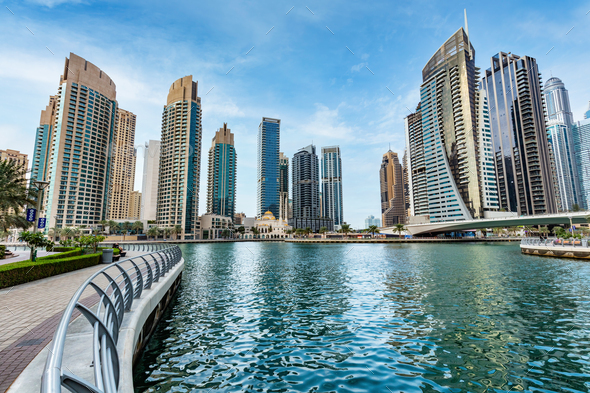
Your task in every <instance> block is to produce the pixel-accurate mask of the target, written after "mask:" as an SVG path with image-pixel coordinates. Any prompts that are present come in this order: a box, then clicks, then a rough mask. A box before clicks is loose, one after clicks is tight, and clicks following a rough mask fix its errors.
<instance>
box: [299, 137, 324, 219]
mask: <svg viewBox="0 0 590 393" xmlns="http://www.w3.org/2000/svg"><path fill="white" fill-rule="evenodd" d="M319 192H320V188H319V162H318V156H317V154H316V148H315V146H314V145H309V146H306V147H304V148H302V149H299V151H298V152H297V153H295V155H294V156H293V217H294V218H317V217H319V214H320V204H319Z"/></svg>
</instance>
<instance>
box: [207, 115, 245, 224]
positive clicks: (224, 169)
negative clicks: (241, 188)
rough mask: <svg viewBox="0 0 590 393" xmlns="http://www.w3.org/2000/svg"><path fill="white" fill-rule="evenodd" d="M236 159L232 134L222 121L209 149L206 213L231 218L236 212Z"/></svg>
mask: <svg viewBox="0 0 590 393" xmlns="http://www.w3.org/2000/svg"><path fill="white" fill-rule="evenodd" d="M237 159H238V157H237V154H236V149H235V147H234V134H232V132H231V130H230V129H229V128H227V123H223V128H220V129H219V130H218V131H217V132H216V133H215V137H213V141H212V144H211V148H210V149H209V177H208V179H207V214H214V215H218V216H224V217H231V218H232V219H233V217H234V215H235V212H236V170H237Z"/></svg>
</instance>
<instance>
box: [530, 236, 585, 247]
mask: <svg viewBox="0 0 590 393" xmlns="http://www.w3.org/2000/svg"><path fill="white" fill-rule="evenodd" d="M520 244H522V245H523V246H539V247H584V248H588V247H590V242H588V239H581V240H580V239H557V238H549V239H539V238H534V237H526V238H524V239H522V241H521V242H520Z"/></svg>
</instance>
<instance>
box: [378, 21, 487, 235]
mask: <svg viewBox="0 0 590 393" xmlns="http://www.w3.org/2000/svg"><path fill="white" fill-rule="evenodd" d="M478 79H479V68H477V67H476V66H475V50H474V48H473V46H472V45H471V44H470V42H469V36H468V34H467V33H466V31H465V30H463V28H461V29H459V30H458V31H457V32H455V34H453V35H452V36H451V37H450V38H449V39H448V40H447V41H446V42H445V43H444V44H443V45H442V46H441V47H440V48H439V49H438V51H437V52H436V53H435V54H434V55H433V56H432V58H431V59H430V60H429V61H428V63H427V64H426V66H425V67H424V68H423V70H422V80H423V83H422V85H421V87H420V105H419V106H418V108H417V111H416V113H413V114H411V115H410V116H408V117H407V118H406V142H407V145H408V154H409V157H408V159H409V167H408V189H409V199H410V203H411V207H410V210H411V213H412V215H415V216H424V215H428V216H429V219H430V221H431V222H439V221H454V220H466V219H474V218H483V217H485V216H486V215H487V214H489V212H491V211H497V210H498V209H499V206H498V201H497V199H498V197H497V187H496V184H495V183H496V181H495V172H494V168H493V157H492V156H491V155H490V154H489V151H490V150H491V140H490V136H491V135H490V128H489V123H488V121H487V117H488V105H487V96H486V94H485V92H484V91H481V90H480V89H478V82H477V81H478ZM384 225H387V224H386V223H385V222H384Z"/></svg>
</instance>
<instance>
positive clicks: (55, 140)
mask: <svg viewBox="0 0 590 393" xmlns="http://www.w3.org/2000/svg"><path fill="white" fill-rule="evenodd" d="M55 100H56V101H55V108H56V110H55V116H54V120H52V121H54V123H53V124H52V126H51V130H50V134H51V135H50V137H49V136H48V138H47V142H48V148H47V151H46V153H45V154H47V155H46V160H47V164H46V171H45V179H44V180H45V181H48V182H49V186H48V187H47V188H46V192H45V193H44V203H43V205H44V209H42V210H44V211H45V217H47V218H48V221H49V222H48V225H46V227H47V228H52V227H57V228H62V227H71V226H80V225H87V226H97V225H98V222H99V221H101V220H103V219H106V213H107V202H108V189H109V187H111V185H112V177H111V173H112V168H111V160H110V156H111V154H110V151H109V149H110V146H111V144H112V142H113V139H114V133H115V121H116V116H117V101H116V87H115V83H114V82H113V81H112V80H111V78H109V77H108V75H107V74H105V73H104V72H103V71H102V70H101V69H99V68H98V67H97V66H95V65H94V64H92V63H90V62H88V61H86V60H85V59H83V58H81V57H80V56H77V55H75V54H73V53H70V57H69V59H68V58H66V61H65V66H64V71H63V75H62V76H61V78H60V84H59V88H58V91H57V94H56V96H55ZM51 105H52V104H51V103H50V106H51ZM43 139H44V136H43V137H41V138H39V140H43ZM36 142H38V140H37V141H36ZM42 150H43V149H42V148H41V149H40V150H39V151H42ZM39 157H40V155H39ZM40 168H41V160H40V165H39V170H40ZM39 173H40V172H39Z"/></svg>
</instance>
